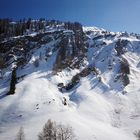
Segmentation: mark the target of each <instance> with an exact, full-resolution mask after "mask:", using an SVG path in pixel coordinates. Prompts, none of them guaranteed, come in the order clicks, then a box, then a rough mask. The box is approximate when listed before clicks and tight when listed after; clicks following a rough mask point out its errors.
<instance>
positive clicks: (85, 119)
mask: <svg viewBox="0 0 140 140" xmlns="http://www.w3.org/2000/svg"><path fill="white" fill-rule="evenodd" d="M38 22H39V21H30V27H29V28H27V29H26V30H24V33H23V34H21V35H18V36H15V35H13V34H12V35H10V34H9V33H7V35H8V36H6V35H5V34H4V33H3V34H1V39H0V40H1V42H0V69H1V79H0V140H11V138H12V139H14V138H15V136H16V134H17V131H18V130H19V128H20V127H21V126H22V127H24V130H25V135H26V139H28V140H36V139H37V138H38V137H37V135H38V133H39V132H40V131H41V130H42V127H43V125H44V124H45V123H46V122H47V120H48V119H52V120H55V121H56V122H61V123H62V124H69V125H70V126H72V128H73V130H74V132H75V134H76V139H77V140H103V139H104V140H136V139H137V137H136V136H135V135H134V133H137V132H138V131H140V127H139V126H140V94H139V92H140V88H139V81H140V36H139V35H137V34H134V33H131V34H130V33H127V32H117V33H115V32H110V31H107V30H105V29H100V28H97V27H83V26H82V25H81V24H79V23H77V22H76V23H70V22H65V23H63V22H58V21H57V22H56V21H52V22H51V23H50V22H49V23H50V24H47V23H48V22H45V21H42V22H41V23H43V24H41V25H43V27H42V28H37V29H36V28H35V26H36V25H37V23H38ZM15 24H16V23H14V22H12V23H10V27H11V25H12V27H13V26H14V25H15ZM39 25H40V24H39ZM39 27H40V26H39ZM10 29H11V28H10Z"/></svg>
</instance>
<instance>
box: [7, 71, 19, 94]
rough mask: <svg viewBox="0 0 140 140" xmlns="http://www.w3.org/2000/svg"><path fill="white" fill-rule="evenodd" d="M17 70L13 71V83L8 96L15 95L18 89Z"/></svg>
mask: <svg viewBox="0 0 140 140" xmlns="http://www.w3.org/2000/svg"><path fill="white" fill-rule="evenodd" d="M16 82H17V78H16V68H14V69H13V71H12V76H11V83H10V90H9V92H8V95H13V94H15V89H16Z"/></svg>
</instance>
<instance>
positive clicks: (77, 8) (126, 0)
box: [0, 0, 140, 33]
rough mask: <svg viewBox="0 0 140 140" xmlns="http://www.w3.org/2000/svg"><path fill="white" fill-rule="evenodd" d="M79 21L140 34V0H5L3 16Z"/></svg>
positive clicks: (0, 12) (1, 5)
mask: <svg viewBox="0 0 140 140" xmlns="http://www.w3.org/2000/svg"><path fill="white" fill-rule="evenodd" d="M4 17H10V18H12V19H15V20H17V19H20V18H24V17H25V18H28V17H31V18H35V19H37V18H40V17H43V18H47V19H57V20H62V21H79V22H81V23H82V24H83V25H87V26H98V27H102V28H105V29H108V30H112V31H128V32H136V33H140V0H1V3H0V18H4Z"/></svg>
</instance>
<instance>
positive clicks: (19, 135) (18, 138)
mask: <svg viewBox="0 0 140 140" xmlns="http://www.w3.org/2000/svg"><path fill="white" fill-rule="evenodd" d="M15 140H25V134H24V130H23V127H21V128H20V129H19V132H18V133H17V136H16V139H15Z"/></svg>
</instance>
